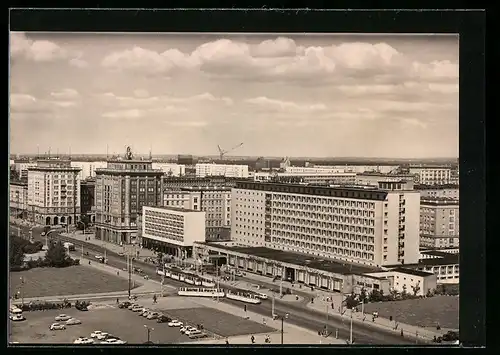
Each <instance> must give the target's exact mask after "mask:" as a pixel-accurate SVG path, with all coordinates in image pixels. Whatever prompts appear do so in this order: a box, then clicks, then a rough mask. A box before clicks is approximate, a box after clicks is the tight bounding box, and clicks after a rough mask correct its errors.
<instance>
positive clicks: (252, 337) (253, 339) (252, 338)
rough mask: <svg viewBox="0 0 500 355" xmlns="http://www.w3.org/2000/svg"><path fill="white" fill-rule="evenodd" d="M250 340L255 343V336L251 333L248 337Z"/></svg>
mask: <svg viewBox="0 0 500 355" xmlns="http://www.w3.org/2000/svg"><path fill="white" fill-rule="evenodd" d="M250 341H251V342H252V344H255V337H254V336H253V335H252V336H251V337H250Z"/></svg>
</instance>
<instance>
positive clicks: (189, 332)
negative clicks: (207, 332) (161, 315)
mask: <svg viewBox="0 0 500 355" xmlns="http://www.w3.org/2000/svg"><path fill="white" fill-rule="evenodd" d="M198 333H201V331H200V330H199V329H196V328H193V327H191V328H189V329H188V330H186V331H185V332H184V334H186V335H187V336H189V335H191V334H198Z"/></svg>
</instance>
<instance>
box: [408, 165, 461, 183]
mask: <svg viewBox="0 0 500 355" xmlns="http://www.w3.org/2000/svg"><path fill="white" fill-rule="evenodd" d="M408 171H409V173H410V174H411V175H415V182H417V183H419V184H422V185H446V184H450V183H451V167H448V166H418V167H410V168H409V170H408Z"/></svg>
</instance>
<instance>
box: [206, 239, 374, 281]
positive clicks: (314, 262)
mask: <svg viewBox="0 0 500 355" xmlns="http://www.w3.org/2000/svg"><path fill="white" fill-rule="evenodd" d="M206 245H209V246H213V247H217V248H221V249H226V250H231V251H235V252H238V253H242V254H248V255H253V256H258V257H261V258H267V259H271V260H276V261H281V262H284V263H290V264H293V265H298V266H306V267H308V268H311V269H317V270H323V271H328V272H333V273H338V274H364V273H368V272H377V271H381V269H380V268H376V267H370V266H364V265H356V264H349V263H341V262H338V261H334V260H332V259H323V258H318V257H314V256H311V255H307V254H299V253H293V252H289V251H283V250H276V249H271V248H265V247H232V246H226V245H221V244H218V243H206Z"/></svg>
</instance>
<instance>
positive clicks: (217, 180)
mask: <svg viewBox="0 0 500 355" xmlns="http://www.w3.org/2000/svg"><path fill="white" fill-rule="evenodd" d="M238 180H240V179H239V178H228V177H224V176H206V177H204V178H197V177H185V176H184V177H164V178H163V187H164V188H165V189H167V190H168V189H178V188H181V187H191V186H227V187H234V186H236V181H238Z"/></svg>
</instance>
